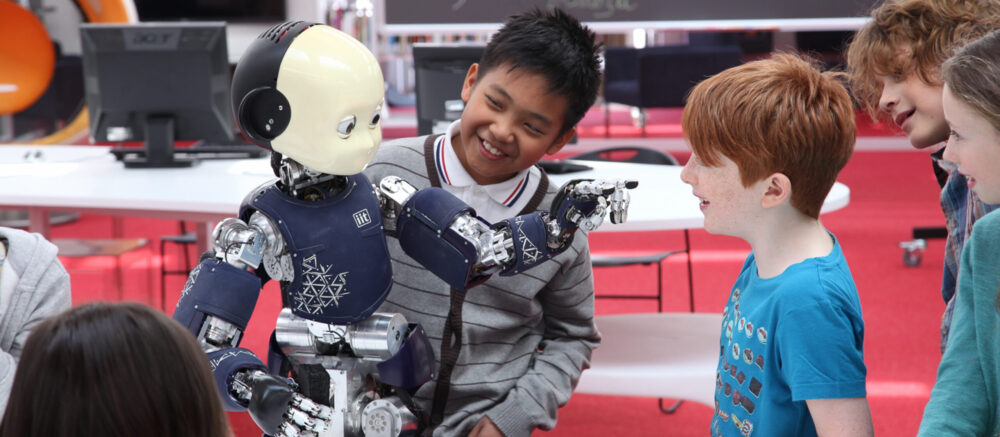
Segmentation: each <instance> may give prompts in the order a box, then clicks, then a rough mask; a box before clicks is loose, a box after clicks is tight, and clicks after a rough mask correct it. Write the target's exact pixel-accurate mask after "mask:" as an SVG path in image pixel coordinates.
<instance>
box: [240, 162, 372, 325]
mask: <svg viewBox="0 0 1000 437" xmlns="http://www.w3.org/2000/svg"><path fill="white" fill-rule="evenodd" d="M347 179H348V183H347V187H346V188H345V189H344V190H343V191H341V192H340V193H338V194H337V195H335V196H333V197H329V198H327V199H324V200H320V201H305V200H300V199H297V198H294V197H292V196H289V195H288V194H286V193H283V192H282V191H281V190H280V189H279V188H278V186H277V185H276V183H277V181H275V182H273V183H269V184H265V185H263V186H261V187H260V188H258V189H257V190H255V191H254V192H253V193H251V195H250V196H248V197H247V198H246V199H245V200H244V201H243V205H242V206H241V208H240V217H243V218H244V219H246V218H247V217H249V216H250V214H252V213H253V211H255V210H256V211H260V212H261V213H263V214H264V215H266V216H267V217H268V218H270V219H271V221H272V223H273V224H274V225H275V226H276V227H277V228H278V230H279V232H280V233H281V236H282V237H283V238H284V240H285V244H286V247H287V250H288V254H289V256H290V257H291V261H292V265H293V268H294V275H295V277H294V279H293V280H292V281H291V283H289V284H287V286H286V287H283V289H284V291H283V292H284V294H285V296H284V298H285V299H284V301H285V302H287V305H288V306H289V307H290V309H291V311H292V313H294V314H295V315H297V316H299V317H303V318H306V319H309V320H314V321H318V322H322V323H333V324H350V323H355V322H357V321H360V320H362V319H365V318H367V317H368V316H369V315H371V314H372V312H374V311H375V309H376V308H378V306H379V305H380V304H381V303H382V301H384V300H385V298H386V296H387V295H388V293H389V289H390V288H391V287H392V267H391V263H390V259H389V250H388V248H387V247H386V242H385V236H384V233H383V229H382V216H381V213H380V209H379V204H378V197H377V195H376V194H375V192H374V190H373V188H372V185H371V183H369V182H368V178H366V177H365V176H364V175H362V174H356V175H352V176H348V177H347Z"/></svg>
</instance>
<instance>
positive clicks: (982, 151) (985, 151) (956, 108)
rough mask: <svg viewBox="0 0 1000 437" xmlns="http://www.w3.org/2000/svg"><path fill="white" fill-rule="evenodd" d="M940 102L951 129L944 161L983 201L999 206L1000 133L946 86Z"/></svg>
mask: <svg viewBox="0 0 1000 437" xmlns="http://www.w3.org/2000/svg"><path fill="white" fill-rule="evenodd" d="M941 100H942V102H941V103H942V105H943V107H944V117H945V119H946V120H947V121H948V125H949V126H950V127H951V133H950V134H949V136H948V145H947V146H946V147H945V149H944V159H945V160H948V161H951V162H953V163H955V165H956V166H957V167H958V172H960V173H961V174H962V175H963V176H965V177H966V178H968V181H969V189H971V190H972V191H973V192H975V193H976V194H977V195H978V196H979V198H980V199H981V200H982V201H983V202H986V203H1000V131H998V130H997V127H996V126H993V125H992V124H990V122H989V121H988V120H986V119H985V118H983V117H982V116H981V115H979V113H978V112H976V110H975V109H973V108H972V107H971V106H969V105H968V104H966V103H965V102H963V101H961V100H959V99H958V98H957V97H955V95H953V94H952V93H951V90H950V89H949V88H948V86H947V85H945V87H944V93H943V95H942V99H941Z"/></svg>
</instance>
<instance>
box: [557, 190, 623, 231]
mask: <svg viewBox="0 0 1000 437" xmlns="http://www.w3.org/2000/svg"><path fill="white" fill-rule="evenodd" d="M638 186H639V182H638V181H633V180H621V179H616V180H613V181H612V180H594V179H573V180H571V181H569V182H567V183H565V184H563V186H562V187H561V188H560V189H559V193H558V194H557V195H556V199H555V200H554V201H553V202H552V210H551V217H552V218H553V219H554V220H556V223H557V224H558V225H559V227H560V228H562V229H563V230H564V232H563V233H564V234H565V233H566V232H565V231H566V230H575V229H576V228H577V227H580V228H583V230H584V231H587V232H590V231H593V230H595V229H597V228H598V227H599V226H600V225H601V223H603V222H604V214H605V213H606V212H608V213H609V215H610V216H611V223H615V224H618V223H624V222H625V220H627V219H628V204H629V201H630V198H631V196H630V195H629V192H628V191H626V190H630V189H634V188H636V187H638Z"/></svg>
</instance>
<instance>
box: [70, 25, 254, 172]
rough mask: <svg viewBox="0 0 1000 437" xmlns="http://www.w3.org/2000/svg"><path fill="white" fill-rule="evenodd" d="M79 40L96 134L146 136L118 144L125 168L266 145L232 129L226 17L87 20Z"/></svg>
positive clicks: (178, 163)
mask: <svg viewBox="0 0 1000 437" xmlns="http://www.w3.org/2000/svg"><path fill="white" fill-rule="evenodd" d="M80 40H81V42H82V48H83V76H84V90H85V91H84V94H85V97H86V102H87V107H88V108H89V110H90V136H91V140H92V141H95V142H121V143H124V142H126V141H145V144H144V148H142V149H137V148H123V147H119V148H116V149H115V150H113V152H115V155H116V156H117V157H118V158H119V159H121V160H122V161H124V162H125V166H126V167H132V168H134V167H184V166H190V165H191V164H192V163H194V162H196V160H197V159H198V158H200V157H204V158H210V157H242V156H245V155H248V154H250V153H257V154H259V152H250V151H255V150H257V151H260V152H264V150H263V149H259V148H256V147H255V146H252V145H250V144H248V143H246V142H243V141H242V140H239V139H238V138H236V136H235V132H236V124H235V121H234V119H233V115H232V110H231V109H230V98H229V86H230V79H231V78H230V68H229V61H228V57H227V52H226V50H227V47H226V24H225V23H223V22H190V23H188V22H185V23H141V24H83V25H82V26H81V28H80ZM175 141H201V142H203V143H196V145H195V146H193V147H191V148H185V149H177V150H175V149H174V142H175ZM230 146H231V147H230ZM227 152H231V154H232V155H233V156H228V155H226V153H227ZM220 153H222V155H220Z"/></svg>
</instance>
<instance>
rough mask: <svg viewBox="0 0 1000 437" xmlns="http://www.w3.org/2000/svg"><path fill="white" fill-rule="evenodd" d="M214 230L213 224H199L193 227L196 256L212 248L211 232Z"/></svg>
mask: <svg viewBox="0 0 1000 437" xmlns="http://www.w3.org/2000/svg"><path fill="white" fill-rule="evenodd" d="M214 228H215V222H201V223H198V224H197V225H196V226H195V229H194V232H195V236H197V243H195V247H197V248H198V256H199V257H201V254H203V253H205V251H206V250H209V249H211V248H212V239H211V238H212V230H213V229H214Z"/></svg>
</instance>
